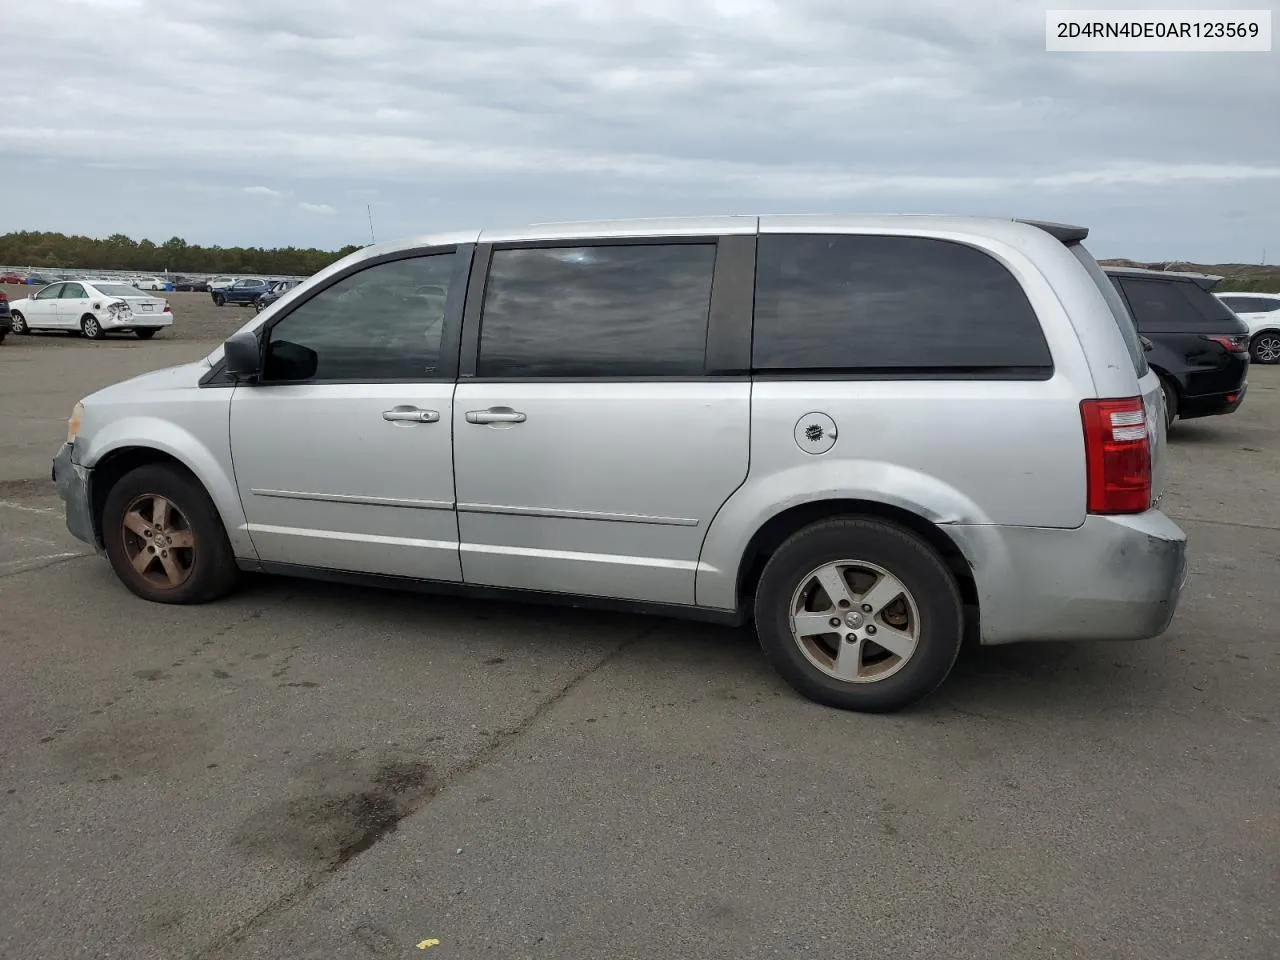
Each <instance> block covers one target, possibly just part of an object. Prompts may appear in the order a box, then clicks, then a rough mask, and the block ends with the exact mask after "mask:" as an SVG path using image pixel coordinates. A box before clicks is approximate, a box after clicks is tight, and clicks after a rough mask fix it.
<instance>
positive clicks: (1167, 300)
mask: <svg viewBox="0 0 1280 960" xmlns="http://www.w3.org/2000/svg"><path fill="white" fill-rule="evenodd" d="M1116 279H1117V281H1118V283H1119V285H1120V288H1121V289H1122V290H1124V294H1125V297H1126V298H1128V300H1129V307H1130V308H1131V309H1132V310H1133V316H1134V319H1135V320H1137V321H1138V329H1139V330H1144V331H1146V330H1150V331H1152V332H1155V333H1160V332H1169V333H1172V332H1178V331H1181V330H1198V329H1200V328H1202V327H1203V326H1204V322H1205V321H1206V320H1210V321H1218V320H1231V319H1233V316H1232V313H1231V310H1230V309H1229V308H1228V307H1227V306H1226V305H1225V304H1224V303H1222V302H1220V301H1219V300H1218V298H1217V297H1215V296H1213V294H1211V293H1209V291H1207V290H1203V289H1201V288H1200V287H1198V286H1197V285H1196V284H1194V283H1189V282H1188V281H1186V280H1173V281H1170V280H1145V279H1141V278H1138V277H1118V278H1116Z"/></svg>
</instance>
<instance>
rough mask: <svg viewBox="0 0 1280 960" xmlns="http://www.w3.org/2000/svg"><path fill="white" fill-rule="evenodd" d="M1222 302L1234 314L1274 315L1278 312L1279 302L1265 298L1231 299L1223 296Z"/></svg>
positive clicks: (1279, 308)
mask: <svg viewBox="0 0 1280 960" xmlns="http://www.w3.org/2000/svg"><path fill="white" fill-rule="evenodd" d="M1222 302H1223V303H1225V304H1226V305H1227V306H1228V307H1230V308H1231V309H1232V310H1234V311H1235V312H1236V313H1274V312H1275V311H1277V310H1280V300H1270V299H1268V298H1266V297H1232V296H1227V295H1226V294H1223V296H1222Z"/></svg>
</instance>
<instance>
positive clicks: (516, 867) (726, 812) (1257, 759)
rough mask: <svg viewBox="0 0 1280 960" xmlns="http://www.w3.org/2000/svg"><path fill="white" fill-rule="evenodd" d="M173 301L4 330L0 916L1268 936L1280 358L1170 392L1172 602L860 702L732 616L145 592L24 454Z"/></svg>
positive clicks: (134, 368) (221, 949)
mask: <svg viewBox="0 0 1280 960" xmlns="http://www.w3.org/2000/svg"><path fill="white" fill-rule="evenodd" d="M236 325H238V324H230V326H231V328H232V329H234V326H236ZM183 333H184V332H183V331H177V332H175V335H174V336H172V337H165V336H162V337H161V338H157V339H156V340H154V341H151V342H149V343H140V342H137V341H132V340H121V341H120V342H118V343H116V342H109V343H107V344H91V343H87V342H84V341H77V340H74V339H71V338H62V337H51V338H40V339H32V338H10V339H9V340H8V341H6V342H5V343H4V344H3V345H2V346H0V463H3V468H4V474H3V477H0V677H2V678H3V680H4V687H3V689H4V694H3V696H0V730H3V731H4V736H3V737H2V738H0V865H2V868H0V904H2V905H3V906H2V907H0V956H3V957H22V958H24V960H32V958H45V957H49V958H59V960H61V958H81V957H84V958H89V957H93V958H103V957H122V958H138V960H148V958H166V960H167V958H186V957H190V958H200V960H213V958H217V960H233V958H234V960H240V958H281V957H288V958H326V960H347V958H350V960H358V958H370V957H413V956H423V955H427V956H433V957H439V958H472V957H533V956H538V957H575V958H576V957H593V958H594V957H610V958H614V957H617V958H631V957H635V958H641V957H643V958H646V960H648V958H652V957H659V956H678V957H726V958H727V957H733V958H755V957H787V958H794V957H832V958H842V960H844V958H852V957H859V958H860V957H882V956H903V957H912V958H935V957H936V958H946V960H958V958H975V960H976V958H983V960H987V958H991V957H1000V958H1024V957H1025V958H1032V957H1035V958H1042V957H1054V958H1063V957H1067V958H1075V957H1081V958H1085V957H1087V958H1089V960H1099V958H1126V960H1127V958H1159V960H1181V958H1187V960H1213V958H1231V960H1275V958H1276V957H1277V956H1280V920H1278V908H1277V906H1276V905H1277V903H1280V803H1278V802H1277V798H1280V728H1278V726H1277V723H1278V722H1280V646H1277V634H1276V629H1275V626H1274V625H1275V622H1276V620H1277V614H1280V597H1277V595H1276V594H1275V591H1274V589H1273V584H1274V582H1275V574H1276V571H1277V569H1278V561H1280V532H1278V530H1280V499H1278V498H1277V492H1278V491H1280V442H1278V441H1280V428H1278V427H1277V422H1278V421H1280V369H1277V368H1255V369H1254V370H1253V371H1252V372H1251V374H1250V378H1251V388H1250V394H1249V396H1248V398H1247V399H1246V401H1245V403H1244V405H1243V407H1242V408H1241V409H1240V411H1239V412H1238V413H1236V414H1234V415H1232V416H1229V417H1223V418H1217V419H1213V420H1205V421H1198V422H1192V423H1186V424H1179V425H1177V426H1175V428H1174V432H1173V438H1172V439H1173V446H1172V457H1173V464H1172V478H1171V479H1172V483H1171V486H1170V490H1169V494H1168V497H1167V500H1166V503H1167V509H1168V511H1169V512H1170V513H1171V514H1172V515H1173V516H1175V517H1176V518H1178V519H1179V521H1180V522H1181V523H1183V525H1184V527H1185V528H1186V529H1187V531H1188V532H1189V534H1190V536H1191V543H1192V576H1191V580H1190V582H1189V584H1188V588H1187V594H1186V597H1185V599H1184V602H1183V605H1182V607H1181V608H1180V611H1179V613H1178V616H1177V618H1176V619H1175V621H1174V624H1173V626H1172V628H1171V630H1170V631H1169V632H1168V634H1166V635H1165V636H1164V637H1163V638H1160V639H1158V640H1152V641H1147V642H1143V643H1136V644H1106V643H1098V644H1081V645H1023V646H1018V647H1008V648H1002V649H995V650H978V651H974V652H972V653H970V654H967V655H965V656H964V657H962V659H961V661H960V663H959V664H958V665H957V667H956V670H955V672H954V673H953V675H952V677H951V678H950V680H949V681H948V682H947V684H946V685H945V686H944V687H943V688H942V690H940V691H939V692H938V693H937V694H936V695H935V696H933V697H932V698H931V699H929V700H928V701H926V702H925V703H923V704H921V705H920V706H919V707H917V708H915V709H913V710H911V711H908V712H905V713H900V714H896V715H893V716H888V717H872V716H863V715H857V714H845V713H840V712H836V711H832V710H827V709H824V708H821V707H818V706H815V705H813V704H811V703H808V702H807V701H804V700H802V699H800V698H798V697H797V696H796V695H794V694H793V693H792V692H791V691H790V690H789V689H788V688H786V687H785V686H784V685H783V684H782V683H781V682H780V681H779V680H778V679H777V678H776V677H775V676H774V675H773V674H772V673H771V672H770V670H769V669H768V667H767V665H766V664H765V663H764V661H763V659H762V657H761V656H760V654H759V652H758V651H757V649H756V647H755V645H754V642H753V640H752V638H751V636H750V635H749V634H748V633H747V632H745V631H741V630H728V629H723V628H716V627H708V626H705V625H698V624H685V623H676V622H672V621H667V620H658V619H646V618H640V617H627V616H617V615H611V614H599V613H585V612H575V611H570V610H555V609H543V608H536V607H525V606H519V605H512V604H502V605H497V604H492V603H482V602H471V601H460V600H441V599H435V598H430V597H422V596H410V595H400V594H395V593H385V592H378V591H371V590H360V589H353V588H345V587H335V586H331V585H318V584H313V583H305V582H300V581H291V580H270V579H265V578H264V579H261V580H256V581H252V582H250V583H248V584H247V585H246V587H245V588H244V589H243V590H242V591H241V592H239V593H237V594H236V595H235V596H233V597H232V598H230V599H228V600H226V601H223V602H220V603H217V604H213V605H209V606H206V607H200V608H174V607H165V606H159V605H150V604H145V603H143V602H142V601H139V600H137V599H135V598H134V597H133V596H132V595H130V594H128V593H127V592H126V591H125V590H124V588H123V587H121V586H120V585H119V584H118V583H117V582H116V581H115V580H114V578H113V577H112V575H111V573H110V571H109V569H108V567H107V565H106V563H105V561H103V560H100V559H98V558H97V557H93V556H86V555H85V554H86V548H85V547H84V545H82V544H80V543H78V542H77V541H75V540H73V539H71V538H70V537H69V536H68V535H67V534H66V532H65V528H64V526H63V520H62V515H61V510H60V505H59V502H58V501H57V499H56V497H55V496H54V494H53V491H52V488H51V485H50V483H49V482H48V469H49V457H50V456H51V455H52V454H53V452H54V450H55V448H56V446H57V444H58V443H59V442H60V440H61V437H62V433H63V420H64V418H65V417H66V415H67V412H68V411H69V410H70V408H71V406H72V404H74V403H75V401H76V400H78V399H79V398H80V397H81V396H83V395H84V394H85V393H87V392H89V391H90V390H91V389H92V388H93V387H95V386H97V385H98V384H101V383H105V382H109V381H111V380H114V379H119V378H120V377H123V376H126V375H129V374H131V373H136V372H141V371H144V370H147V369H150V368H152V367H155V366H158V365H163V364H165V363H172V362H177V361H180V360H184V359H193V358H195V357H198V356H200V355H202V354H203V353H205V352H206V351H207V350H208V349H209V348H210V347H211V346H212V342H203V341H201V340H200V339H198V338H193V337H190V336H184V335H183ZM433 940H435V941H438V943H432V942H431V941H433ZM419 945H421V946H419Z"/></svg>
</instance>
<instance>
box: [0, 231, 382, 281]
mask: <svg viewBox="0 0 1280 960" xmlns="http://www.w3.org/2000/svg"><path fill="white" fill-rule="evenodd" d="M358 249H359V246H358V245H355V244H352V245H351V246H347V247H343V248H342V249H341V250H318V249H316V248H315V247H275V248H270V249H267V248H263V247H204V246H200V245H199V244H195V243H187V241H185V240H183V239H182V238H181V237H170V238H169V239H168V240H166V241H165V242H164V243H160V244H156V243H153V242H152V241H150V240H146V239H143V240H134V239H133V238H132V237H126V236H125V235H124V234H122V233H116V234H112V235H111V236H109V237H107V238H105V239H101V238H95V237H79V236H67V235H66V234H65V233H42V232H38V231H34V230H23V231H19V232H16V233H6V234H3V235H0V264H5V265H8V266H11V267H26V268H30V269H36V270H39V269H45V270H56V269H60V268H61V269H80V270H130V271H138V272H140V273H162V272H164V271H166V270H167V271H168V272H170V273H177V274H182V273H266V274H273V275H278V276H296V277H305V276H310V275H311V274H313V273H315V272H317V271H319V270H321V269H323V268H324V267H326V266H328V265H329V264H331V263H333V261H335V260H338V259H340V258H341V257H345V256H346V255H347V254H348V253H351V252H352V251H353V250H358Z"/></svg>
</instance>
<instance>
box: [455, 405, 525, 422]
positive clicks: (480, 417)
mask: <svg viewBox="0 0 1280 960" xmlns="http://www.w3.org/2000/svg"><path fill="white" fill-rule="evenodd" d="M527 419H528V418H527V417H526V416H525V415H524V414H523V413H521V412H520V411H519V410H512V409H511V408H510V407H490V408H489V409H488V410H468V411H467V423H524V422H525V420H527Z"/></svg>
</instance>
